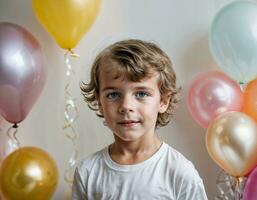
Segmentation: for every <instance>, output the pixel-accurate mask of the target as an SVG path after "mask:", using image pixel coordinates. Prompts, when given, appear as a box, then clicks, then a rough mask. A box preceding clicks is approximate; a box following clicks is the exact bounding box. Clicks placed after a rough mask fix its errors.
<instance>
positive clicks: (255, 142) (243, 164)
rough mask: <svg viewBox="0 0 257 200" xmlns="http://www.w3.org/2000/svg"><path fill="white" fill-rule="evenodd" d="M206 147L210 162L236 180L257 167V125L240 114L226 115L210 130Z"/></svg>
mask: <svg viewBox="0 0 257 200" xmlns="http://www.w3.org/2000/svg"><path fill="white" fill-rule="evenodd" d="M206 147H207V150H208V153H209V155H210V156H211V158H212V159H213V160H214V161H215V162H216V163H217V164H218V165H219V166H220V167H221V168H222V169H224V170H225V171H226V172H227V173H229V174H230V175H232V176H234V177H241V176H244V175H246V174H248V173H249V172H250V171H251V170H252V169H253V168H254V167H255V166H256V165H257V125H256V122H255V121H254V120H253V119H252V118H250V117H249V116H248V115H246V114H244V113H241V112H226V113H223V114H221V115H220V116H219V117H217V118H216V119H215V120H214V121H213V122H212V123H211V124H210V126H209V127H208V129H207V133H206Z"/></svg>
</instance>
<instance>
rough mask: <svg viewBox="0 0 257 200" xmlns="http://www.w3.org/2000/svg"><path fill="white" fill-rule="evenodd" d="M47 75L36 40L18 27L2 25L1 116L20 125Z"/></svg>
mask: <svg viewBox="0 0 257 200" xmlns="http://www.w3.org/2000/svg"><path fill="white" fill-rule="evenodd" d="M46 75H47V69H46V63H45V60H44V57H43V54H42V51H41V48H40V46H39V44H38V42H37V40H36V39H35V38H34V37H33V36H32V35H31V34H30V33H29V32H28V31H26V30H25V29H23V28H22V27H21V26H18V25H16V24H12V23H7V22H1V23H0V114H1V115H2V116H3V117H4V118H5V119H6V120H7V121H9V122H11V123H19V122H21V121H22V120H23V119H24V118H25V117H26V116H27V114H28V113H29V112H30V110H31V108H32V106H33V105H34V103H35V102H36V100H37V98H38V97H39V95H40V93H41V91H42V89H43V86H44V83H45V80H46Z"/></svg>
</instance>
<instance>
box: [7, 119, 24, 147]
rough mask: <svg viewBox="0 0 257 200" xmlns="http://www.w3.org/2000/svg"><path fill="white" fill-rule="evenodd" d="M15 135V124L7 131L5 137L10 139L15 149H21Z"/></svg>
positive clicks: (16, 129)
mask: <svg viewBox="0 0 257 200" xmlns="http://www.w3.org/2000/svg"><path fill="white" fill-rule="evenodd" d="M17 133H18V125H17V124H16V123H15V124H14V125H13V126H11V127H10V128H9V129H8V130H7V136H8V138H9V139H11V141H12V144H13V145H14V148H15V149H17V148H20V147H21V143H20V141H19V140H18V138H17V136H16V135H17Z"/></svg>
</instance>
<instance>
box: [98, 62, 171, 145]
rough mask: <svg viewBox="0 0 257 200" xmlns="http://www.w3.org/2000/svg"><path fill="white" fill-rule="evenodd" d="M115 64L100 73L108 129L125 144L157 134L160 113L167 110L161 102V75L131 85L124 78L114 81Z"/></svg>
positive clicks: (102, 107)
mask: <svg viewBox="0 0 257 200" xmlns="http://www.w3.org/2000/svg"><path fill="white" fill-rule="evenodd" d="M114 65H115V63H112V64H110V63H109V64H106V65H105V64H104V63H103V64H102V65H101V66H100V69H99V82H100V91H99V92H100V96H99V104H100V112H101V113H102V114H103V116H104V119H105V121H106V124H107V126H108V127H109V128H110V129H111V130H112V132H113V133H114V134H115V135H116V136H117V137H119V139H121V140H122V141H136V140H137V139H140V138H142V137H143V136H147V135H149V134H154V131H155V124H156V120H157V116H158V113H163V112H165V111H166V109H167V107H168V102H169V101H168V100H164V101H161V96H160V91H159V87H158V74H157V73H153V75H152V77H150V78H144V79H142V80H141V81H140V82H132V81H130V80H128V79H127V78H126V77H125V76H120V77H118V78H115V76H116V75H117V74H116V71H115V66H114Z"/></svg>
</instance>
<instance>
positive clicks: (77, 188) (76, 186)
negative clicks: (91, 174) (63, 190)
mask: <svg viewBox="0 0 257 200" xmlns="http://www.w3.org/2000/svg"><path fill="white" fill-rule="evenodd" d="M86 176H87V173H84V174H83V179H82V178H81V175H80V173H79V170H78V168H77V169H76V170H75V173H74V179H73V184H72V200H87V190H86V186H85V183H84V182H83V180H85V179H87V177H86Z"/></svg>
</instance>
